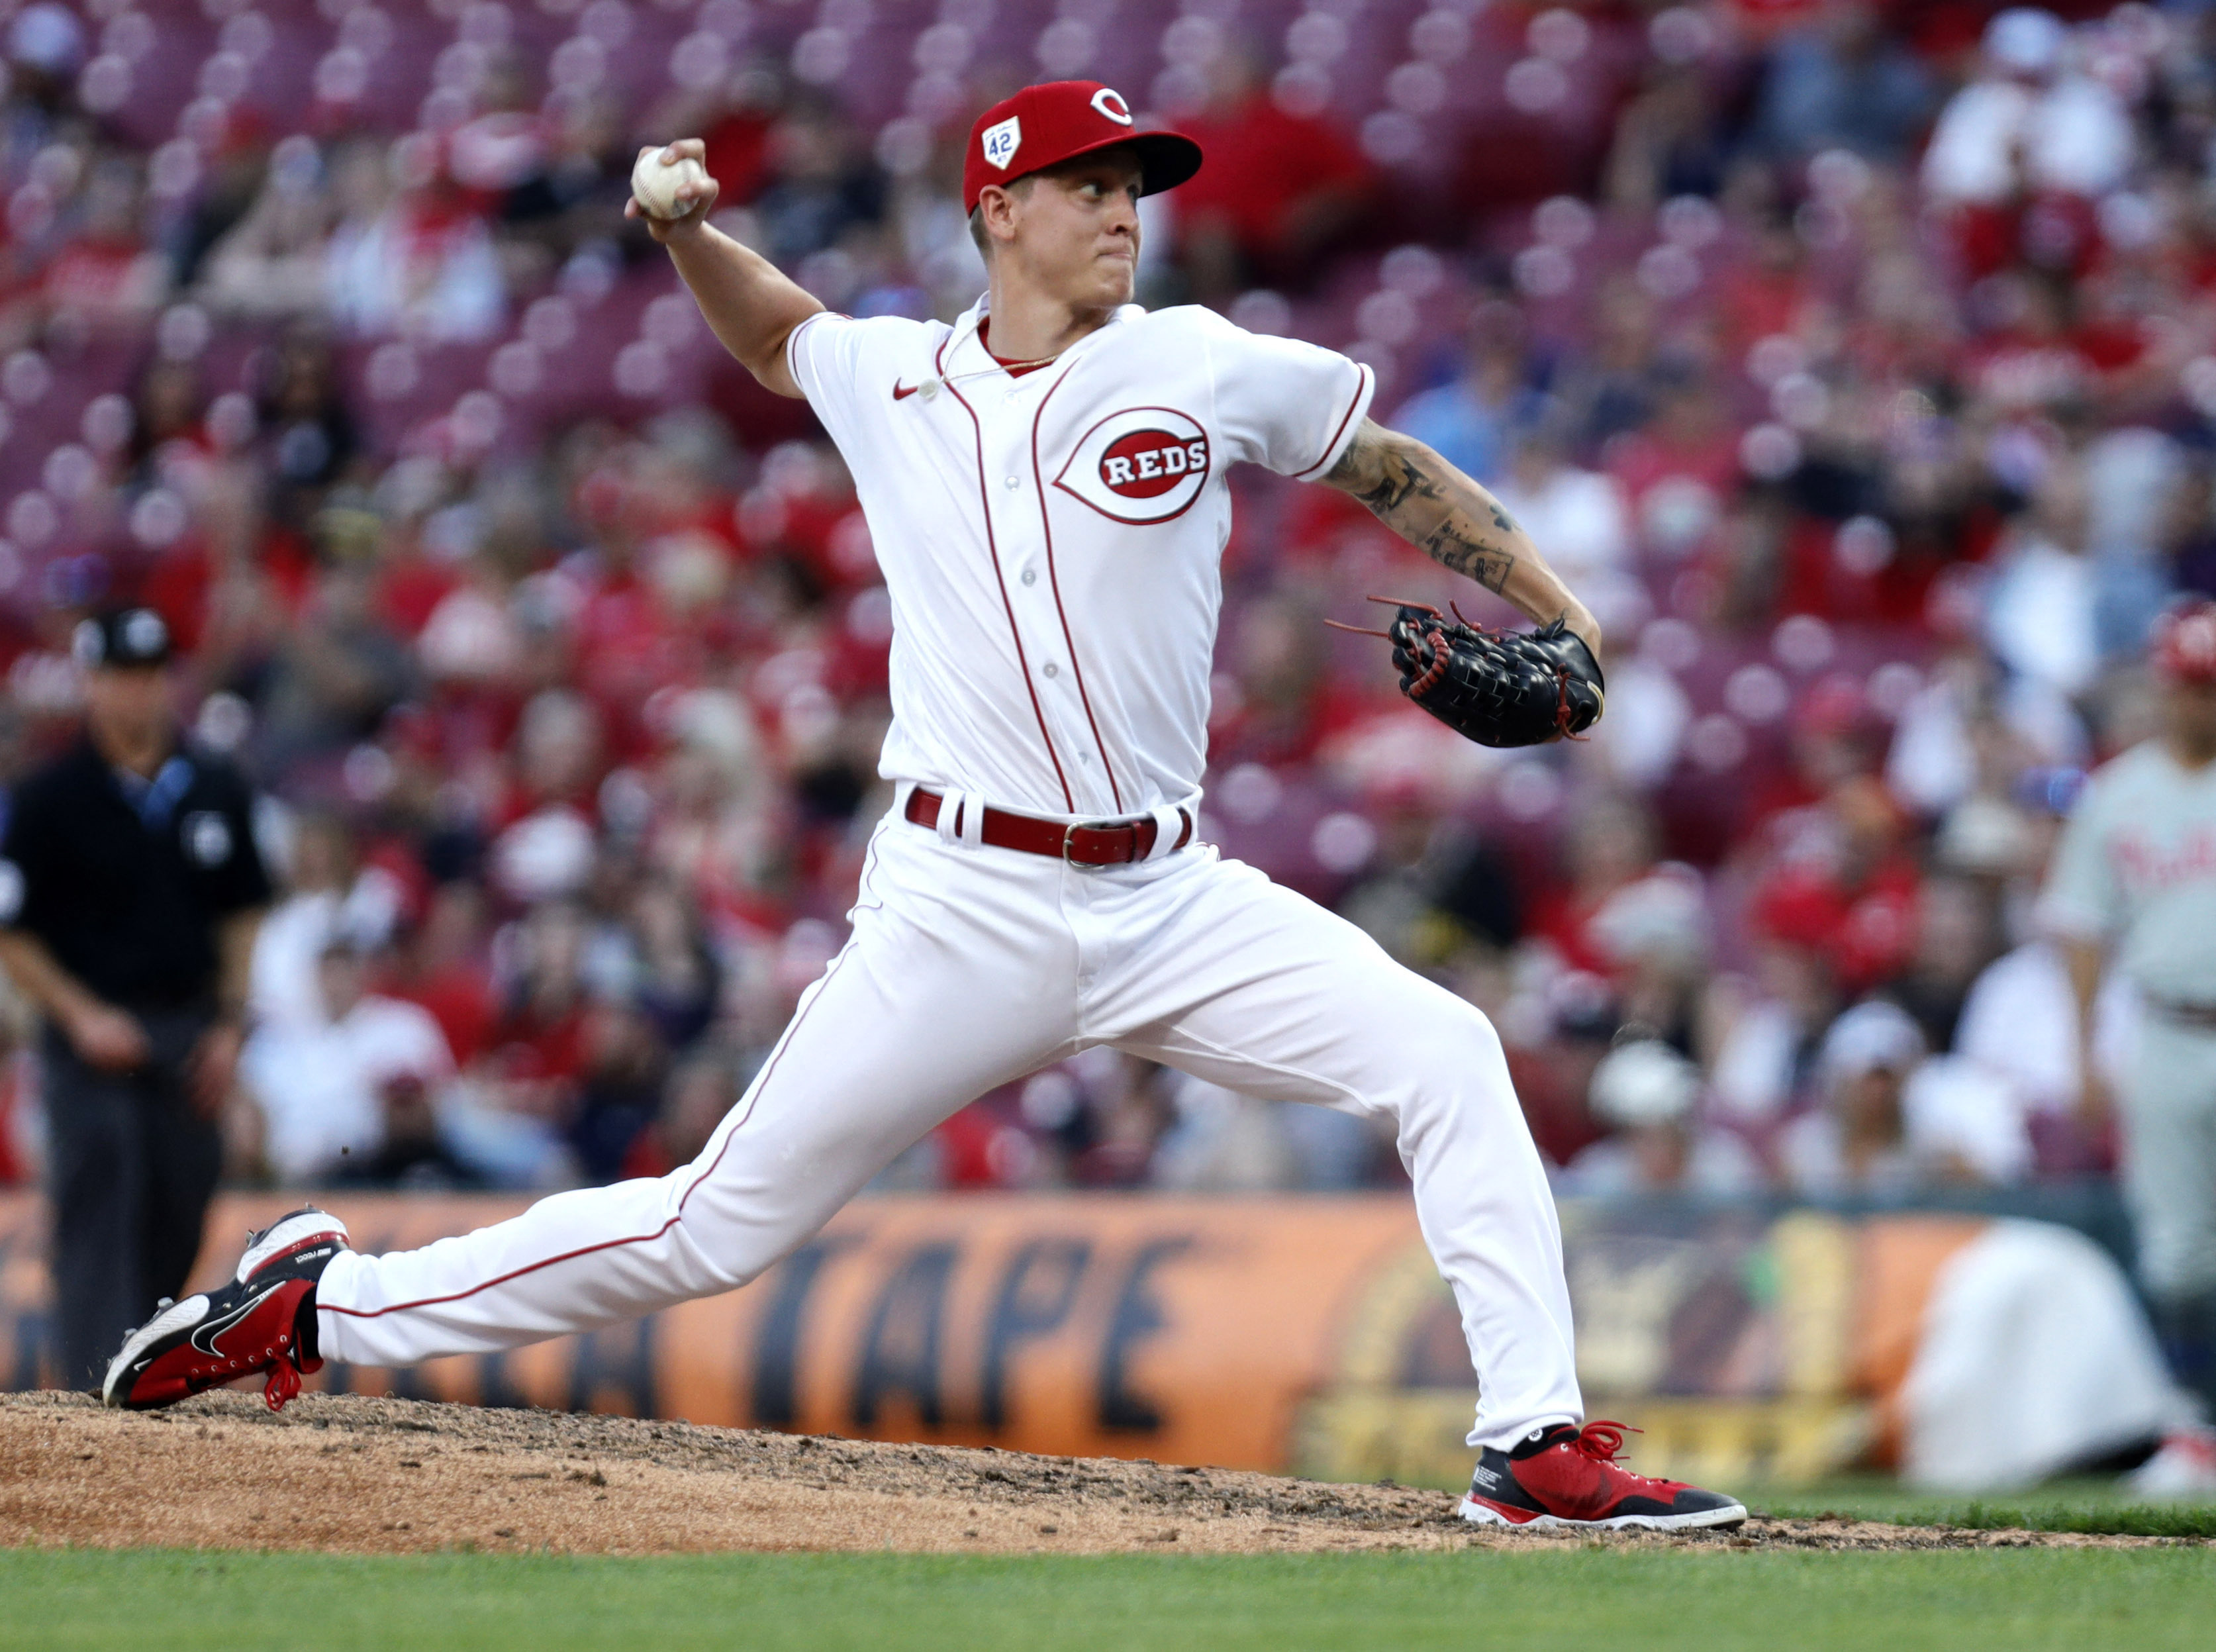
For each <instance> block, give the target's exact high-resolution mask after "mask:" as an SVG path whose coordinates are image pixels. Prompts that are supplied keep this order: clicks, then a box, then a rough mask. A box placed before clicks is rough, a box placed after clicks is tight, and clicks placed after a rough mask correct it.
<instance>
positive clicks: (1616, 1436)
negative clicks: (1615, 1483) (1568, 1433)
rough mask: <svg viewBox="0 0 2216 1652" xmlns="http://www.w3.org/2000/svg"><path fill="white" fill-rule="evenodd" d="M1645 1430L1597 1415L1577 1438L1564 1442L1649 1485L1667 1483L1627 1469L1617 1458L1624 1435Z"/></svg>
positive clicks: (1620, 1472) (1579, 1431)
mask: <svg viewBox="0 0 2216 1652" xmlns="http://www.w3.org/2000/svg"><path fill="white" fill-rule="evenodd" d="M1645 1432H1646V1430H1644V1429H1642V1428H1634V1427H1632V1426H1631V1425H1630V1424H1629V1423H1628V1422H1612V1421H1610V1420H1609V1419H1608V1418H1606V1417H1596V1418H1594V1419H1593V1420H1592V1421H1591V1422H1589V1423H1587V1424H1586V1425H1585V1427H1582V1428H1580V1429H1579V1430H1578V1437H1577V1438H1576V1439H1566V1440H1564V1441H1563V1442H1562V1444H1563V1445H1567V1446H1568V1447H1569V1448H1570V1449H1571V1450H1572V1451H1574V1452H1582V1453H1583V1454H1584V1455H1585V1456H1587V1457H1589V1458H1592V1460H1593V1461H1594V1462H1596V1463H1604V1464H1607V1465H1608V1466H1609V1467H1610V1468H1611V1469H1614V1470H1616V1472H1617V1473H1618V1474H1623V1475H1628V1476H1630V1477H1631V1478H1633V1479H1634V1480H1643V1481H1645V1482H1647V1484H1648V1485H1653V1486H1659V1485H1666V1484H1668V1483H1669V1482H1667V1481H1665V1480H1662V1479H1660V1478H1659V1477H1657V1476H1654V1475H1651V1474H1641V1473H1640V1472H1639V1471H1638V1470H1635V1469H1627V1468H1625V1467H1624V1466H1623V1464H1621V1463H1619V1462H1617V1461H1616V1457H1617V1455H1618V1454H1619V1453H1620V1452H1622V1450H1623V1437H1624V1436H1625V1435H1626V1434H1638V1433H1645Z"/></svg>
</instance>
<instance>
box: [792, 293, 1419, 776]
mask: <svg viewBox="0 0 2216 1652" xmlns="http://www.w3.org/2000/svg"><path fill="white" fill-rule="evenodd" d="M984 315H985V306H984V304H983V302H982V300H981V301H980V302H979V303H978V305H977V306H976V308H975V309H973V310H971V311H969V312H968V313H967V314H965V315H964V316H963V317H962V318H961V319H960V320H959V321H957V323H955V324H954V325H953V326H951V327H949V326H948V325H947V324H945V323H944V322H915V321H908V320H906V319H903V318H901V317H878V318H876V319H871V320H866V321H855V320H851V319H849V318H847V317H844V316H839V315H834V314H832V313H830V312H828V311H826V312H823V313H820V314H818V315H816V316H813V317H809V319H808V320H807V321H805V322H803V323H802V324H801V325H800V326H798V327H797V328H796V329H795V330H793V333H792V336H791V342H789V344H788V345H787V350H788V354H789V359H790V361H791V367H792V375H793V377H794V378H795V379H797V380H798V382H799V385H800V387H801V389H802V390H803V391H804V392H805V393H806V395H807V397H808V401H809V405H810V406H811V407H813V408H814V409H815V410H816V416H818V417H819V418H821V419H822V422H823V425H824V428H826V429H827V430H828V431H829V432H830V433H831V438H832V440H833V441H835V442H836V443H837V444H838V446H839V451H840V453H842V454H843V455H845V457H846V464H847V465H848V467H849V468H850V469H851V470H852V471H853V474H854V480H855V486H856V488H857V490H859V494H860V496H861V502H862V509H863V512H864V514H865V516H866V518H867V519H868V521H869V524H870V532H871V537H872V539H874V541H875V543H876V546H877V561H878V564H879V565H880V566H881V567H882V568H883V570H884V576H885V584H886V587H887V589H888V590H889V593H890V595H891V597H892V604H893V645H892V700H893V724H892V729H891V731H890V733H889V735H888V736H887V737H886V741H885V748H884V754H883V761H882V764H881V772H882V773H883V775H884V776H885V778H886V779H888V780H914V781H918V782H920V783H922V784H925V785H927V786H933V787H934V788H936V789H939V790H941V791H960V792H970V793H974V794H977V795H980V796H982V798H984V799H985V800H986V801H987V802H988V803H991V804H997V805H999V806H1001V807H1005V808H1010V809H1018V810H1021V811H1025V813H1029V814H1037V815H1047V816H1056V817H1064V818H1092V817H1099V816H1109V815H1118V816H1120V815H1132V814H1136V813H1140V812H1142V811H1147V810H1149V809H1154V808H1160V807H1163V806H1166V805H1176V804H1185V803H1188V802H1190V801H1191V799H1192V798H1194V797H1195V796H1197V793H1198V792H1199V789H1200V778H1201V771H1202V769H1203V767H1205V766H1206V762H1207V726H1208V707H1209V673H1210V662H1211V660H1212V658H1213V655H1214V649H1215V641H1216V618H1217V611H1218V608H1219V607H1220V605H1221V599H1222V586H1221V583H1220V582H1219V579H1218V562H1219V559H1220V558H1221V556H1222V551H1223V546H1224V542H1225V540H1226V539H1228V538H1229V536H1230V533H1231V496H1230V490H1229V489H1228V486H1227V485H1226V482H1225V472H1227V471H1228V469H1229V468H1230V467H1231V466H1232V465H1234V464H1239V463H1242V462H1245V463H1253V464H1258V465H1267V466H1268V467H1269V468H1270V469H1271V470H1273V471H1277V472H1282V473H1283V474H1284V475H1287V476H1291V477H1296V478H1315V477H1320V476H1321V475H1323V474H1324V473H1325V472H1327V471H1329V470H1330V468H1331V467H1332V465H1333V464H1334V463H1336V462H1337V460H1338V459H1339V456H1340V454H1342V453H1345V450H1346V447H1347V444H1348V443H1349V442H1351V441H1352V440H1353V436H1354V432H1355V431H1356V430H1357V428H1359V427H1360V425H1361V422H1362V417H1363V413H1364V412H1365V411H1366V410H1368V408H1369V405H1370V396H1371V393H1372V392H1373V391H1374V390H1375V389H1376V379H1375V378H1374V377H1373V375H1372V374H1371V373H1370V369H1369V368H1367V367H1362V366H1359V365H1358V364H1357V363H1355V362H1353V361H1349V360H1348V359H1347V358H1346V357H1345V356H1343V355H1339V354H1335V353H1334V352H1333V351H1330V350H1326V349H1320V348H1317V347H1316V346H1314V345H1313V344H1304V343H1301V342H1297V341H1296V340H1292V339H1285V338H1271V337H1267V336H1262V335H1259V334H1255V333H1250V332H1247V331H1246V330H1244V329H1242V328H1239V327H1234V326H1233V325H1232V324H1230V323H1229V322H1228V321H1225V320H1224V319H1223V318H1222V317H1220V316H1217V315H1216V314H1215V313H1213V312H1212V311H1207V310H1203V309H1199V308H1197V307H1182V308H1179V309H1174V310H1164V311H1158V312H1155V313H1153V314H1149V313H1148V311H1144V310H1142V309H1141V308H1140V307H1139V306H1138V305H1125V306H1123V308H1122V309H1121V310H1120V311H1117V314H1116V317H1115V318H1114V319H1113V320H1112V321H1111V323H1110V324H1108V325H1107V326H1105V327H1103V328H1101V329H1100V330H1098V331H1097V332H1093V333H1092V334H1089V335H1087V336H1086V337H1085V338H1083V339H1081V340H1080V341H1079V342H1077V343H1075V344H1074V345H1072V346H1071V347H1070V348H1068V350H1066V351H1064V352H1063V353H1062V355H1061V356H1059V357H1058V358H1056V360H1055V361H1054V362H1053V363H1052V364H1051V365H1050V366H1048V367H1043V368H1040V369H1039V370H1037V371H1036V372H1033V373H1025V374H1023V375H1021V376H1020V377H1016V376H1011V375H1010V374H1009V373H1006V372H1004V371H1002V370H1001V369H1000V367H999V366H998V364H996V363H995V361H994V359H993V356H992V354H991V353H990V351H988V349H987V348H986V347H985V345H984V344H983V343H982V342H980V340H979V338H978V329H979V325H980V324H981V323H982V321H983V319H984Z"/></svg>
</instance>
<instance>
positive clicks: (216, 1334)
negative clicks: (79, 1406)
mask: <svg viewBox="0 0 2216 1652" xmlns="http://www.w3.org/2000/svg"><path fill="white" fill-rule="evenodd" d="M346 1248H348V1246H347V1230H346V1224H345V1223H343V1222H342V1221H340V1220H339V1219H338V1217H335V1216H332V1215H330V1214H329V1213H328V1212H326V1211H318V1210H316V1209H314V1208H312V1207H311V1208H309V1209H306V1210H300V1211H293V1212H292V1214H291V1215H290V1216H286V1217H281V1218H280V1220H279V1221H278V1222H277V1223H276V1224H274V1225H273V1226H271V1227H269V1228H268V1229H265V1230H263V1231H262V1232H260V1233H257V1234H255V1235H254V1236H253V1237H251V1238H250V1239H249V1240H248V1241H247V1242H246V1254H245V1255H243V1256H242V1257H240V1258H239V1259H238V1272H237V1274H236V1275H235V1276H234V1277H233V1279H232V1280H231V1283H230V1284H229V1285H224V1286H222V1287H220V1288H219V1289H218V1290H214V1291H208V1292H206V1294H204V1295H201V1296H196V1297H187V1298H185V1299H184V1300H183V1301H182V1302H176V1303H169V1304H164V1305H163V1310H162V1311H161V1312H160V1313H158V1314H157V1315H155V1316H154V1317H153V1318H152V1319H151V1320H149V1321H147V1322H146V1323H145V1324H144V1325H141V1326H140V1327H139V1328H138V1329H137V1330H135V1331H133V1332H132V1333H131V1335H130V1336H129V1337H127V1338H126V1339H125V1341H124V1344H123V1352H122V1353H119V1354H117V1355H116V1356H115V1358H114V1360H113V1361H111V1362H110V1363H109V1365H108V1378H107V1380H106V1381H105V1382H103V1383H102V1384H101V1386H100V1397H101V1402H102V1403H103V1404H105V1405H112V1406H120V1407H122V1408H123V1409H126V1410H131V1411H151V1410H152V1409H155V1408H156V1407H157V1406H163V1405H173V1404H175V1402H177V1401H179V1400H182V1399H184V1398H186V1397H187V1396H190V1395H194V1394H197V1393H199V1392H200V1390H203V1389H208V1388H213V1387H215V1386H217V1385H218V1384H222V1383H229V1382H235V1381H236V1380H237V1379H238V1378H241V1377H253V1376H258V1375H260V1374H261V1373H262V1372H268V1373H269V1380H268V1383H266V1384H264V1385H263V1387H262V1397H263V1398H265V1399H267V1400H268V1402H269V1409H271V1410H272V1411H281V1410H282V1409H284V1407H285V1402H286V1401H287V1400H289V1399H291V1398H292V1396H294V1395H295V1394H298V1393H299V1391H300V1376H301V1373H302V1372H311V1371H318V1370H321V1369H322V1367H323V1361H322V1360H321V1359H318V1358H317V1357H316V1351H315V1289H316V1281H317V1279H321V1278H322V1277H323V1269H324V1267H326V1266H327V1265H328V1264H329V1261H330V1260H331V1258H332V1257H334V1256H335V1255H337V1254H339V1253H340V1252H341V1251H342V1250H344V1249H346Z"/></svg>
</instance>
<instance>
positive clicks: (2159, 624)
mask: <svg viewBox="0 0 2216 1652" xmlns="http://www.w3.org/2000/svg"><path fill="white" fill-rule="evenodd" d="M2151 640H2152V642H2153V644H2154V663H2155V667H2156V669H2158V670H2159V671H2160V672H2161V673H2162V674H2163V675H2164V676H2166V677H2169V678H2171V679H2172V680H2174V681H2178V682H2216V602H2211V601H2208V600H2207V598H2206V597H2201V598H2196V599H2195V600H2194V601H2190V602H2184V603H2181V604H2179V605H2178V606H2177V607H2174V608H2172V609H2171V610H2170V612H2169V613H2165V614H2164V615H2163V616H2162V617H2161V618H2160V619H2159V620H2156V621H2155V622H2154V633H2153V637H2152V639H2151Z"/></svg>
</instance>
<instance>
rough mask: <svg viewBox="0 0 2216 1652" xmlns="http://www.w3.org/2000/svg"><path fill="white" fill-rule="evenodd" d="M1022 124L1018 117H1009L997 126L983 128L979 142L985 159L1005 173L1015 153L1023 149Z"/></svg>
mask: <svg viewBox="0 0 2216 1652" xmlns="http://www.w3.org/2000/svg"><path fill="white" fill-rule="evenodd" d="M1023 142H1024V123H1023V119H1022V117H1021V116H1019V115H1013V114H1012V115H1010V116H1009V117H1008V118H1007V119H1006V120H1003V121H1001V122H1000V124H999V125H998V126H988V127H986V128H985V133H984V136H983V138H982V139H981V140H980V143H981V146H982V148H983V150H984V151H985V158H986V159H987V160H988V161H990V162H992V163H993V164H994V166H997V167H999V168H1000V170H1001V171H1003V172H1005V171H1006V170H1008V163H1009V162H1010V161H1013V160H1014V159H1015V158H1016V151H1017V150H1019V149H1020V148H1022V147H1023Z"/></svg>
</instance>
